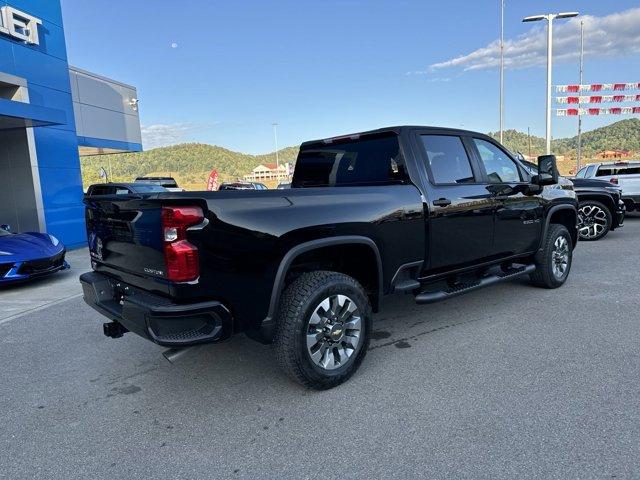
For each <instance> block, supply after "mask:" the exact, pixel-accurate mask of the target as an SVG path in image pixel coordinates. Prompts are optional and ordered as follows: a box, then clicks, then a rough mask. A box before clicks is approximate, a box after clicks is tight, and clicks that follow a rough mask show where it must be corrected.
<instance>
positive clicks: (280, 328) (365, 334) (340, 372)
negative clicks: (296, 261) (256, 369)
mask: <svg viewBox="0 0 640 480" xmlns="http://www.w3.org/2000/svg"><path fill="white" fill-rule="evenodd" d="M336 295H345V296H347V297H348V299H349V300H351V302H352V303H354V304H355V306H356V308H357V311H358V313H359V315H358V317H359V318H360V319H361V320H360V326H361V329H360V331H359V342H358V345H357V347H356V348H355V349H353V352H352V353H351V356H350V357H349V358H348V359H347V360H346V361H344V364H343V365H340V366H338V367H334V369H333V370H327V369H325V368H322V367H321V366H319V365H317V364H316V363H314V361H313V360H312V358H311V351H310V348H312V347H308V346H307V335H308V334H309V331H310V329H314V328H316V327H314V326H312V325H310V319H311V318H312V315H313V314H314V312H316V311H317V308H319V305H320V304H321V302H322V301H323V300H324V299H327V298H331V297H332V296H334V297H335V296H336ZM371 327H372V313H371V305H370V303H369V298H368V297H367V294H366V293H365V291H364V289H363V288H362V286H360V284H359V283H358V282H356V281H355V280H354V279H353V278H351V277H349V276H347V275H343V274H342V273H337V272H329V271H316V272H308V273H303V274H302V275H300V276H299V277H298V278H296V279H295V280H294V281H293V282H292V283H291V284H290V285H289V286H287V288H286V289H285V291H284V292H283V294H282V297H281V299H280V306H279V308H278V318H277V325H276V335H275V350H276V358H277V360H278V363H279V364H280V366H281V367H282V369H283V370H284V372H285V373H286V374H287V375H288V376H289V377H290V378H291V379H293V380H295V381H296V382H299V383H301V384H302V385H304V386H305V387H307V388H312V389H315V390H326V389H329V388H333V387H335V386H337V385H340V384H341V383H342V382H344V381H346V380H347V379H348V378H349V377H351V375H353V374H354V372H355V371H356V370H357V369H358V367H359V366H360V364H361V363H362V360H363V359H364V356H365V355H366V353H367V349H368V348H369V341H370V337H371V335H370V332H371ZM311 331H314V330H311ZM345 332H346V329H345ZM320 335H322V334H321V333H320ZM344 335H346V333H343V336H344ZM336 348H337V347H336ZM324 351H326V348H325V350H324ZM328 355H333V354H332V353H329V354H328ZM336 358H337V357H336ZM332 363H333V360H332ZM336 363H337V362H336Z"/></svg>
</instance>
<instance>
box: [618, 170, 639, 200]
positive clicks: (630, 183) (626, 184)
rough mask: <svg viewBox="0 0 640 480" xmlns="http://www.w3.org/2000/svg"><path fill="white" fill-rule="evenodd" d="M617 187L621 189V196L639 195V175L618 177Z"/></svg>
mask: <svg viewBox="0 0 640 480" xmlns="http://www.w3.org/2000/svg"><path fill="white" fill-rule="evenodd" d="M618 185H620V186H621V187H622V193H623V195H625V196H627V195H640V175H620V176H618Z"/></svg>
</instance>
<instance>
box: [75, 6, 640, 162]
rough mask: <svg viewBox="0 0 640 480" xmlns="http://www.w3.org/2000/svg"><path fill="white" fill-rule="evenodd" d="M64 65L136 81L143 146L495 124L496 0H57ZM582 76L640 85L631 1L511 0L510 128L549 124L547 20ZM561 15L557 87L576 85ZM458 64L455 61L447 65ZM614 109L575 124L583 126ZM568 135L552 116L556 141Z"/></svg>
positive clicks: (637, 29) (244, 143)
mask: <svg viewBox="0 0 640 480" xmlns="http://www.w3.org/2000/svg"><path fill="white" fill-rule="evenodd" d="M62 8H63V15H64V22H65V29H66V37H67V48H68V52H69V61H70V63H71V64H73V65H75V66H78V67H81V68H85V69H88V70H92V71H95V72H97V73H101V74H103V75H106V76H110V77H113V78H115V79H118V80H121V81H123V82H126V83H130V84H133V85H136V86H137V87H138V96H139V98H140V112H141V121H142V125H143V132H144V144H145V148H146V149H148V148H151V147H154V146H158V145H164V144H171V143H179V142H184V141H199V142H205V143H211V144H216V145H221V146H224V147H226V148H230V149H232V150H238V151H243V152H248V153H264V152H267V151H271V150H273V144H274V140H273V130H272V126H271V124H272V123H273V122H278V123H279V125H280V126H279V127H278V137H279V145H280V146H281V147H282V146H288V145H296V144H299V143H300V142H301V141H303V140H308V139H314V138H320V137H326V136H331V135H337V134H344V133H349V132H354V131H361V130H366V129H371V128H378V127H381V126H385V125H391V124H425V125H442V126H454V127H461V126H463V127H464V128H467V129H471V130H479V131H483V132H486V131H489V130H497V129H498V120H499V117H498V78H499V77H498V69H497V68H496V67H495V61H496V56H495V53H496V52H497V50H496V45H495V43H493V44H492V42H495V41H496V40H497V39H498V37H499V0H475V1H470V0H466V1H463V0H448V1H434V0H386V1H379V0H314V1H312V0H277V1H276V0H251V1H250V0H246V1H244V0H227V1H216V0H210V1H205V0H181V1H178V2H177V1H175V0H174V1H168V0H135V1H133V0H62ZM572 10H577V11H580V12H581V13H582V14H587V15H589V17H585V22H586V27H585V31H586V33H585V35H586V36H585V49H586V51H587V54H586V56H585V76H584V83H616V82H639V81H640V8H639V6H638V2H637V0H635V1H627V0H607V1H602V0H599V1H593V0H561V1H558V0H555V1H552V0H506V8H505V39H506V40H507V44H506V47H507V48H506V53H505V55H506V57H507V64H508V66H509V68H508V69H507V70H506V77H505V111H506V113H505V128H515V129H518V130H522V131H526V129H527V127H530V128H531V132H532V133H533V134H536V135H540V136H542V135H543V134H544V118H545V117H544V108H545V107H544V105H545V78H546V69H545V67H544V65H543V62H544V55H545V50H544V48H545V47H544V40H545V39H546V37H545V36H544V35H543V32H542V31H541V30H540V29H541V28H543V27H544V24H543V22H539V23H538V24H523V23H522V22H521V19H522V17H523V16H526V15H533V14H538V13H547V12H558V11H572ZM578 24H579V20H577V19H573V20H570V21H567V20H559V21H557V23H555V31H556V33H557V35H556V39H557V42H554V45H555V46H556V47H555V48H556V52H557V54H558V57H557V61H556V63H555V65H554V84H564V83H577V81H578V60H577V57H576V54H577V51H578V36H577V32H578V29H579V27H578ZM454 59H457V60H454ZM622 118H627V117H622V116H609V117H600V118H585V120H584V122H583V125H584V126H585V128H586V129H591V128H595V127H597V126H600V125H603V124H606V123H610V122H613V121H615V120H619V119H622ZM575 132H576V120H575V118H557V119H556V118H554V125H553V135H554V137H563V136H570V135H574V134H575Z"/></svg>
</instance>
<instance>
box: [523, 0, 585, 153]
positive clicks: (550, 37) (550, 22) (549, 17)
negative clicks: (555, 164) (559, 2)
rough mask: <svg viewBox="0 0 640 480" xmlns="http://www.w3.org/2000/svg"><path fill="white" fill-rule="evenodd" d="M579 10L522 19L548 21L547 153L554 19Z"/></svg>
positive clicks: (567, 16) (576, 13)
mask: <svg viewBox="0 0 640 480" xmlns="http://www.w3.org/2000/svg"><path fill="white" fill-rule="evenodd" d="M578 15H579V13H578V12H563V13H548V14H546V15H532V16H530V17H525V18H523V19H522V21H523V22H538V21H540V20H546V21H547V155H549V154H550V153H551V66H552V61H553V21H554V20H555V19H556V18H571V17H577V16H578Z"/></svg>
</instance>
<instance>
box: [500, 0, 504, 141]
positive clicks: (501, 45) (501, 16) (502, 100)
mask: <svg viewBox="0 0 640 480" xmlns="http://www.w3.org/2000/svg"><path fill="white" fill-rule="evenodd" d="M503 131H504V0H500V143H502V140H503V138H502V135H503Z"/></svg>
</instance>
